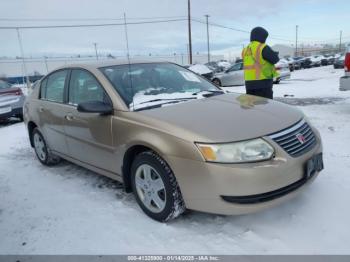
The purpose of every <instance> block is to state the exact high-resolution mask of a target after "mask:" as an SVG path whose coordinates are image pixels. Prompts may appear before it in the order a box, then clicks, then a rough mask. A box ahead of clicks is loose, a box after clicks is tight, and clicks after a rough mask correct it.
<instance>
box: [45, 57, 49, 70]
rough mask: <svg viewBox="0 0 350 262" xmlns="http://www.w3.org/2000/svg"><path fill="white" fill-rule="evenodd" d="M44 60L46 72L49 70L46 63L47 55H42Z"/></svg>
mask: <svg viewBox="0 0 350 262" xmlns="http://www.w3.org/2000/svg"><path fill="white" fill-rule="evenodd" d="M44 62H45V66H46V73H48V72H49V66H48V65H47V56H44Z"/></svg>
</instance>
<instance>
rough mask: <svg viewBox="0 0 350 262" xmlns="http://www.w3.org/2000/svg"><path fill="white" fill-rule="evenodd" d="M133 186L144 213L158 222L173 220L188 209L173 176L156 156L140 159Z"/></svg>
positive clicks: (133, 170) (143, 155)
mask: <svg viewBox="0 0 350 262" xmlns="http://www.w3.org/2000/svg"><path fill="white" fill-rule="evenodd" d="M131 185H132V189H133V192H134V195H135V197H136V200H137V202H138V204H139V205H140V207H141V209H142V210H143V211H144V212H145V213H146V214H147V215H148V216H149V217H151V218H152V219H154V220H157V221H160V222H166V221H169V220H172V219H174V218H176V217H178V216H179V215H181V214H182V213H183V212H184V211H185V209H186V208H185V204H184V201H183V199H182V195H181V191H180V188H179V185H178V184H177V181H176V178H175V176H174V174H173V172H172V171H171V169H170V167H169V166H168V164H167V163H166V162H165V161H164V160H163V159H162V158H161V157H159V156H158V155H157V154H155V153H154V152H151V151H148V152H143V153H140V154H139V155H137V156H136V158H135V160H134V162H133V164H132V167H131Z"/></svg>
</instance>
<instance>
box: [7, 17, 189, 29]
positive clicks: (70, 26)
mask: <svg viewBox="0 0 350 262" xmlns="http://www.w3.org/2000/svg"><path fill="white" fill-rule="evenodd" d="M185 20H187V19H168V20H154V21H139V22H127V25H140V24H158V23H169V22H178V21H185ZM124 25H125V23H104V24H77V25H35V26H0V29H39V28H41V29H45V28H46V29H47V28H77V27H103V26H124Z"/></svg>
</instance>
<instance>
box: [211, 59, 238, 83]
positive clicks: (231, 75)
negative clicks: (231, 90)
mask: <svg viewBox="0 0 350 262" xmlns="http://www.w3.org/2000/svg"><path fill="white" fill-rule="evenodd" d="M212 81H213V83H214V84H215V85H217V86H242V85H244V84H245V82H244V70H243V63H236V64H234V65H232V66H231V67H230V68H228V69H227V70H225V71H224V72H222V73H217V74H215V75H214V77H213V80H212Z"/></svg>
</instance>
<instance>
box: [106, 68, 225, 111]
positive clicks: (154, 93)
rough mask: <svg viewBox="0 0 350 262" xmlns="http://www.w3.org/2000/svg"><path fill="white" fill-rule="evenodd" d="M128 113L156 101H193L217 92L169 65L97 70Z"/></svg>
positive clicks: (192, 74) (194, 75)
mask: <svg viewBox="0 0 350 262" xmlns="http://www.w3.org/2000/svg"><path fill="white" fill-rule="evenodd" d="M100 70H101V71H102V72H103V74H104V75H105V76H106V77H107V78H108V79H109V81H110V82H111V83H112V85H113V86H114V88H115V89H116V91H117V92H118V93H119V95H120V96H121V97H122V98H123V100H124V102H125V103H126V104H127V105H128V106H129V108H131V109H135V108H136V107H137V105H141V104H144V103H147V102H148V101H155V100H176V99H178V98H184V99H185V98H189V99H195V98H196V96H195V94H197V93H199V92H203V91H208V90H210V91H219V89H218V88H217V87H216V86H214V85H213V84H211V83H210V82H208V81H206V80H204V79H203V78H201V77H200V76H198V75H196V74H195V73H193V72H191V71H189V70H186V69H185V68H183V67H180V66H177V65H175V64H170V63H149V64H147V63H145V64H131V65H115V66H109V67H103V68H100Z"/></svg>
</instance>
